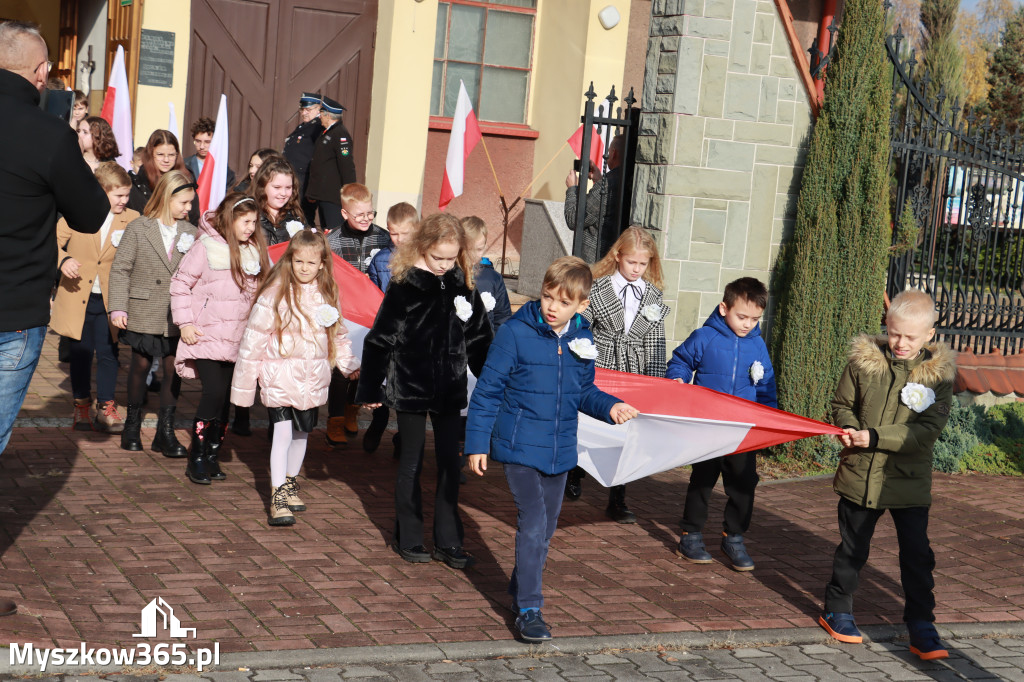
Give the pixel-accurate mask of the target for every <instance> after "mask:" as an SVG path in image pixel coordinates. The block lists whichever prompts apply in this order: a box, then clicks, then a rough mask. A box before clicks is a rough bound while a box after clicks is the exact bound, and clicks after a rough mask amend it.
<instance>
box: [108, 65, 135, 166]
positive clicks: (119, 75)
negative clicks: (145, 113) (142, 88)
mask: <svg viewBox="0 0 1024 682" xmlns="http://www.w3.org/2000/svg"><path fill="white" fill-rule="evenodd" d="M130 96H131V93H130V91H129V90H128V73H127V71H125V68H124V48H123V47H122V46H120V45H118V46H117V54H116V55H114V65H113V67H111V69H110V82H109V83H108V84H107V93H106V94H105V95H104V96H103V108H102V109H101V110H100V116H102V117H103V118H104V119H106V121H107V123H109V124H110V127H111V129H113V131H114V140H115V141H116V142H117V149H118V151H119V152H120V154H119V155H118V157H117V163H118V164H119V165H120V166H121V167H122V168H124V169H125V170H131V168H132V156H133V155H134V153H135V141H134V138H133V137H132V103H131V99H130Z"/></svg>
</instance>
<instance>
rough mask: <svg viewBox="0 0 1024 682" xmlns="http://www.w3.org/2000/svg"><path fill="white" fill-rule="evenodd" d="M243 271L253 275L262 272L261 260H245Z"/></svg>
mask: <svg viewBox="0 0 1024 682" xmlns="http://www.w3.org/2000/svg"><path fill="white" fill-rule="evenodd" d="M242 272H244V273H245V274H247V275H253V276H255V275H258V274H260V262H259V261H258V260H247V261H245V262H244V263H242Z"/></svg>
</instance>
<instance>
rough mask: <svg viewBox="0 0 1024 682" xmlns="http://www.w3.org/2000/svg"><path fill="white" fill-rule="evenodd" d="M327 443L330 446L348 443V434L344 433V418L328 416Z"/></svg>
mask: <svg viewBox="0 0 1024 682" xmlns="http://www.w3.org/2000/svg"><path fill="white" fill-rule="evenodd" d="M327 444H328V445H330V446H331V447H338V446H339V445H348V436H346V435H345V418H344V417H328V419H327Z"/></svg>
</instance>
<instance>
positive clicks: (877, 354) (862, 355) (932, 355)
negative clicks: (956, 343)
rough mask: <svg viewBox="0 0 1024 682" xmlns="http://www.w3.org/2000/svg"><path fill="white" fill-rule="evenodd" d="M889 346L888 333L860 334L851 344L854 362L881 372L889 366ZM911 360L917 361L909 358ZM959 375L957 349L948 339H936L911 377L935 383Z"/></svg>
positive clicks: (869, 371)
mask: <svg viewBox="0 0 1024 682" xmlns="http://www.w3.org/2000/svg"><path fill="white" fill-rule="evenodd" d="M888 346H889V342H888V338H887V337H886V336H885V335H884V334H879V335H877V336H871V335H869V334H860V335H859V336H856V337H854V339H853V341H852V343H851V344H850V356H849V358H850V362H851V363H852V364H853V365H854V366H855V367H856V368H857V369H860V370H862V371H864V372H865V373H866V374H868V375H871V376H881V375H883V374H885V373H886V372H887V371H888V370H889V361H890V358H889V356H888V355H887V354H886V349H887V348H888ZM907 362H911V363H912V362H914V360H909V361H907ZM955 377H956V351H954V350H953V349H951V348H950V347H949V346H948V345H946V344H945V343H942V342H940V341H933V342H931V343H929V344H927V345H926V346H925V347H924V359H923V360H921V361H920V363H919V364H918V365H917V366H916V367H913V368H912V369H911V371H910V381H913V382H916V383H920V384H924V385H926V386H934V385H936V384H938V383H941V382H943V381H953V379H954V378H955Z"/></svg>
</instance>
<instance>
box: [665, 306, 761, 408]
mask: <svg viewBox="0 0 1024 682" xmlns="http://www.w3.org/2000/svg"><path fill="white" fill-rule="evenodd" d="M754 363H758V364H759V365H760V366H758V365H755V364H754ZM695 374H696V378H694V379H693V383H695V384H696V385H697V386H705V387H707V388H710V389H713V390H715V391H719V392H721V393H728V394H729V395H734V396H737V397H739V398H744V399H746V400H750V401H752V402H757V403H760V404H762V405H767V406H769V407H777V406H778V400H777V398H776V393H775V372H774V370H773V369H772V361H771V358H770V357H768V347H767V346H765V343H764V339H763V338H761V325H760V324H757V325H755V326H754V328H753V329H751V330H750V331H749V332H747V335H746V336H738V335H737V334H736V332H734V331H733V330H732V329H731V328H730V327H729V325H728V323H726V321H725V317H723V316H722V314H721V313H720V312H718V308H717V307H716V308H715V310H714V312H712V313H711V315H709V316H708V319H707V320H706V321H705V322H704V326H703V327H701V328H700V329H697V330H695V331H694V332H693V333H692V334H690V336H689V337H688V338H687V339H686V341H683V343H681V344H680V345H679V347H678V348H676V349H675V350H674V351H673V352H672V359H671V360H669V363H668V368H667V371H666V372H665V376H666V377H667V378H669V379H682V380H683V381H687V382H688V381H690V379H691V378H693V377H694V375H695ZM758 375H759V376H760V378H757V377H758Z"/></svg>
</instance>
